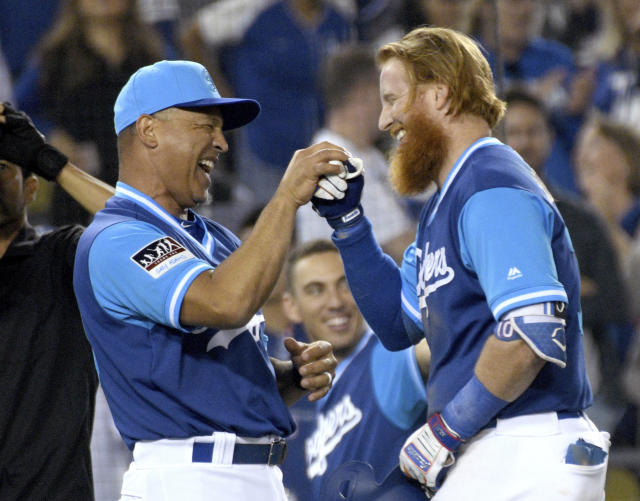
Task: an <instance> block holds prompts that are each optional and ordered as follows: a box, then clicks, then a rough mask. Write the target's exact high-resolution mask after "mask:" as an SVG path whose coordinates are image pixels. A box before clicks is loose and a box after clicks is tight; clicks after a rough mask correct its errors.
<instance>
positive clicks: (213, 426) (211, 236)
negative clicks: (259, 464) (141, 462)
mask: <svg viewBox="0 0 640 501" xmlns="http://www.w3.org/2000/svg"><path fill="white" fill-rule="evenodd" d="M189 216H190V217H189V221H182V220H178V219H177V218H174V217H173V216H171V215H170V214H169V213H167V212H166V211H165V210H164V209H163V208H162V207H161V206H159V205H158V204H157V203H156V202H155V201H154V200H152V199H151V198H149V197H148V196H146V195H144V194H143V193H141V192H139V191H137V190H135V189H133V188H132V187H130V186H128V185H126V184H124V183H118V185H117V189H116V195H115V196H114V197H112V198H111V199H110V200H109V201H108V202H107V206H106V208H105V209H104V210H102V211H100V212H98V213H97V214H96V216H95V218H94V220H93V222H92V223H91V225H90V226H89V227H88V228H87V229H86V231H85V232H84V234H83V235H82V237H81V239H80V242H79V245H78V250H77V252H76V260H75V269H74V290H75V294H76V297H77V300H78V306H79V308H80V312H81V315H82V320H83V323H84V327H85V331H86V333H87V337H88V339H89V341H90V343H91V346H92V348H93V351H94V357H95V361H96V366H97V368H98V373H99V377H100V383H101V385H102V387H103V389H104V393H105V396H106V398H107V401H108V403H109V407H110V409H111V413H112V414H113V419H114V422H115V424H116V427H117V428H118V430H119V432H120V434H121V435H122V437H123V439H124V440H125V442H126V443H127V445H128V446H129V447H130V448H133V445H134V444H135V442H136V441H138V440H156V439H162V438H187V437H192V436H198V435H210V434H211V433H213V432H214V431H226V432H231V433H236V434H238V435H241V436H247V437H259V436H264V435H269V434H273V435H278V436H287V435H289V434H290V433H292V432H293V430H294V429H295V423H294V421H293V418H292V417H291V414H290V413H289V410H288V408H287V406H286V405H285V404H284V402H283V401H282V399H281V397H280V395H279V393H278V388H277V384H276V379H275V374H274V370H273V366H272V365H271V363H270V361H269V357H268V355H267V351H266V337H265V335H264V317H263V316H262V314H261V313H260V312H257V313H256V314H255V315H254V316H253V318H252V319H251V320H250V322H249V323H248V324H247V325H246V326H244V327H241V328H238V329H230V330H217V329H212V328H205V327H201V326H189V325H182V324H181V323H180V308H181V305H182V301H183V299H184V295H185V293H186V291H187V289H188V288H189V286H190V284H191V283H192V282H193V280H194V279H195V278H196V277H197V276H198V275H199V274H200V273H202V272H204V271H206V270H212V269H215V268H216V266H218V265H219V264H220V263H221V262H222V261H223V260H224V259H225V258H227V257H228V256H229V255H230V254H231V253H232V252H233V251H234V250H235V249H236V248H237V247H238V246H239V240H238V239H237V238H236V237H235V236H234V235H233V234H232V233H231V232H230V231H228V230H227V229H225V228H224V227H222V226H220V225H218V224H217V223H215V222H213V221H211V220H208V219H206V218H202V217H200V216H198V215H197V214H195V213H193V212H191V211H190V213H189Z"/></svg>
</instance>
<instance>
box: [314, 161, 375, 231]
mask: <svg viewBox="0 0 640 501" xmlns="http://www.w3.org/2000/svg"><path fill="white" fill-rule="evenodd" d="M344 166H345V170H344V171H343V172H342V173H340V174H333V175H330V176H323V178H324V179H321V180H320V182H319V183H318V186H319V188H318V189H317V190H316V192H315V193H314V195H313V197H312V198H311V203H312V206H313V209H314V210H315V211H316V212H317V213H318V214H319V215H320V216H322V217H324V218H325V219H326V220H327V222H328V223H329V225H330V226H331V227H332V228H333V229H334V230H342V229H345V228H347V227H349V226H353V225H355V224H356V223H357V222H358V221H359V220H360V219H362V217H363V214H362V206H361V205H360V198H361V197H362V189H363V188H364V176H363V175H362V174H363V172H364V167H363V165H362V160H361V159H359V158H350V159H349V160H347V161H346V162H344ZM321 188H322V189H321Z"/></svg>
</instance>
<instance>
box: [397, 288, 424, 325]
mask: <svg viewBox="0 0 640 501" xmlns="http://www.w3.org/2000/svg"><path fill="white" fill-rule="evenodd" d="M400 297H401V298H402V306H404V310H405V312H406V313H409V314H410V315H411V316H412V317H413V318H414V319H415V320H416V321H417V322H419V323H421V322H422V316H421V315H420V312H419V311H418V310H416V309H415V308H414V307H413V305H412V304H411V302H410V301H409V300H408V299H407V298H406V297H405V295H404V291H402V293H401V294H400Z"/></svg>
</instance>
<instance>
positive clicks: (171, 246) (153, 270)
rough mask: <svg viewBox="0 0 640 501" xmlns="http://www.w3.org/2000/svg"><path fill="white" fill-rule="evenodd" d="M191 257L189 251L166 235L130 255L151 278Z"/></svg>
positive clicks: (162, 273)
mask: <svg viewBox="0 0 640 501" xmlns="http://www.w3.org/2000/svg"><path fill="white" fill-rule="evenodd" d="M193 257H194V256H193V254H191V252H189V251H188V250H187V249H186V248H184V247H183V246H182V245H181V244H179V243H178V242H177V241H176V240H174V239H173V238H171V237H168V236H167V237H162V238H159V239H158V240H154V241H153V242H151V243H149V244H147V245H145V246H144V247H143V248H142V249H140V250H139V251H138V252H136V253H135V254H134V255H133V256H131V260H132V261H133V262H134V263H136V264H137V265H138V266H140V267H141V268H142V269H143V270H145V271H146V272H147V273H149V275H151V276H152V277H153V278H158V277H160V276H162V275H164V274H165V273H166V272H167V271H169V270H170V269H171V268H173V267H174V266H177V265H178V264H180V263H183V262H184V261H187V260H189V259H193Z"/></svg>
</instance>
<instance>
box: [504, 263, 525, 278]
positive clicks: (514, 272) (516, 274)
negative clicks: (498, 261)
mask: <svg viewBox="0 0 640 501" xmlns="http://www.w3.org/2000/svg"><path fill="white" fill-rule="evenodd" d="M521 276H522V272H521V271H520V270H519V269H518V268H516V267H515V266H512V267H511V268H509V272H508V273H507V280H515V279H516V278H520V277H521Z"/></svg>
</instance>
